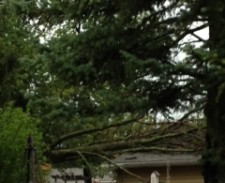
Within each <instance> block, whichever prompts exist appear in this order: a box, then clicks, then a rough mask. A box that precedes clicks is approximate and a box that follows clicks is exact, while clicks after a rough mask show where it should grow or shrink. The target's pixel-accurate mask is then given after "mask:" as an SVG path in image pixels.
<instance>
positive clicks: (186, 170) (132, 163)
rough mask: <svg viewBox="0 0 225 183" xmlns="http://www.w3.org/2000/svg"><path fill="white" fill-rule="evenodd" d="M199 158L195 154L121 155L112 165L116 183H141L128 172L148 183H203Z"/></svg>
mask: <svg viewBox="0 0 225 183" xmlns="http://www.w3.org/2000/svg"><path fill="white" fill-rule="evenodd" d="M200 158H201V157H200V156H199V155H195V154H159V153H157V154H155V153H135V154H123V155H121V156H119V157H117V158H116V159H114V163H115V164H117V165H118V166H119V167H121V168H117V169H116V174H117V183H138V182H140V183H142V182H143V181H141V180H140V179H138V178H137V177H135V176H133V175H131V174H129V173H127V172H125V171H124V170H122V169H126V170H128V171H129V172H130V173H133V174H135V175H137V176H139V177H141V178H143V179H144V180H145V181H144V182H150V183H158V182H159V183H203V177H202V175H201V166H200Z"/></svg>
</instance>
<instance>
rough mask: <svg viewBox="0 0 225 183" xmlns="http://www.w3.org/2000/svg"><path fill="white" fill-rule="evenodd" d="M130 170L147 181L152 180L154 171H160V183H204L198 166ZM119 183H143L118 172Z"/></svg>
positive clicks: (122, 172)
mask: <svg viewBox="0 0 225 183" xmlns="http://www.w3.org/2000/svg"><path fill="white" fill-rule="evenodd" d="M128 170H129V171H131V172H132V173H135V174H137V175H139V176H141V177H143V178H144V179H145V180H149V179H150V176H151V173H152V172H153V171H158V172H159V173H160V177H159V180H160V183H203V177H202V175H201V168H200V167H198V166H186V167H184V166H173V167H155V168H149V167H144V168H130V169H128ZM168 172H169V173H168ZM117 183H141V181H140V180H138V179H136V178H134V177H133V176H131V175H128V174H127V173H125V172H124V171H121V170H118V171H117Z"/></svg>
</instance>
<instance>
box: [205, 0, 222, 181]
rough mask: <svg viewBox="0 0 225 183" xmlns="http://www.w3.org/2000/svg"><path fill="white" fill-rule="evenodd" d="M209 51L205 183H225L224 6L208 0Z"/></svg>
mask: <svg viewBox="0 0 225 183" xmlns="http://www.w3.org/2000/svg"><path fill="white" fill-rule="evenodd" d="M206 6H207V7H208V8H206V9H207V13H208V18H209V47H210V51H211V52H212V54H215V55H216V56H215V59H214V60H213V61H210V63H209V72H208V79H207V81H206V82H207V83H206V85H207V92H208V94H207V103H206V108H205V116H206V119H207V134H206V150H205V152H204V153H203V175H204V179H205V183H225V72H224V71H225V64H224V63H222V62H223V60H224V59H225V37H224V36H225V10H224V8H225V2H224V1H223V0H208V1H207V4H206Z"/></svg>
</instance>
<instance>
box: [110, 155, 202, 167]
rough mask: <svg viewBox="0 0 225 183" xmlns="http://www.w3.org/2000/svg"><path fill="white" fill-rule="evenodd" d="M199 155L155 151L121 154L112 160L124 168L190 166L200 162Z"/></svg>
mask: <svg viewBox="0 0 225 183" xmlns="http://www.w3.org/2000/svg"><path fill="white" fill-rule="evenodd" d="M200 159H201V156H200V155H196V154H159V153H158V154H155V153H134V154H122V155H120V156H118V157H117V158H115V159H114V160H113V162H114V163H115V164H117V165H118V166H122V167H124V168H138V167H151V166H159V167H160V166H167V165H171V166H174V165H175V166H184V165H185V166H190V165H199V164H200Z"/></svg>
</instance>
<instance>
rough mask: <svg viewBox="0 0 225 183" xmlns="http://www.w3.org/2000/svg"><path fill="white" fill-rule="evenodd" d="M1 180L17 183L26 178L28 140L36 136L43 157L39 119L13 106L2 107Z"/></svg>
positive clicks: (36, 144)
mask: <svg viewBox="0 0 225 183" xmlns="http://www.w3.org/2000/svg"><path fill="white" fill-rule="evenodd" d="M0 114H1V115H0V124H1V125H0V134H1V139H0V156H1V160H0V169H1V171H0V182H11V183H17V182H20V181H25V180H26V179H25V178H26V159H25V158H26V156H25V148H26V143H27V142H26V141H27V137H28V136H29V135H32V136H33V138H34V145H35V147H36V149H37V154H38V155H39V157H38V158H41V157H42V152H43V149H42V148H43V143H42V135H41V133H40V132H39V131H38V129H37V125H38V120H37V119H34V118H32V117H30V116H29V115H28V114H26V113H24V112H22V110H21V109H19V108H18V109H13V108H11V107H8V108H5V109H2V108H1V109H0Z"/></svg>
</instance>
